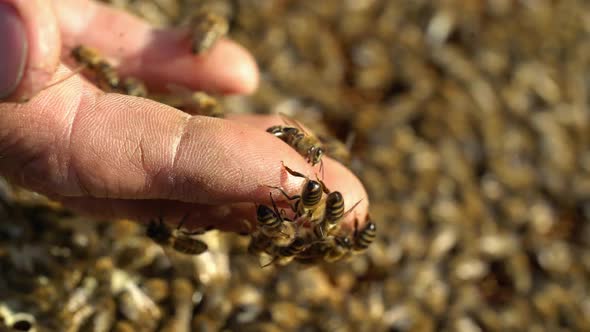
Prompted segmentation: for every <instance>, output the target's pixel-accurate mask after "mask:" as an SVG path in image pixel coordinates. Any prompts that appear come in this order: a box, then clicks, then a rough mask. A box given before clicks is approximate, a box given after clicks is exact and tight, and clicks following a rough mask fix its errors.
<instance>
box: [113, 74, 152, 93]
mask: <svg viewBox="0 0 590 332" xmlns="http://www.w3.org/2000/svg"><path fill="white" fill-rule="evenodd" d="M118 88H119V90H120V91H121V92H122V93H124V94H126V95H129V96H135V97H147V94H148V93H147V88H146V87H145V84H143V82H142V81H140V80H138V79H137V78H134V77H126V78H125V79H123V81H122V82H121V84H120V86H119V87H118Z"/></svg>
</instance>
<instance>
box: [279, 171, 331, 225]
mask: <svg viewBox="0 0 590 332" xmlns="http://www.w3.org/2000/svg"><path fill="white" fill-rule="evenodd" d="M283 167H284V168H285V170H286V171H287V172H288V173H289V174H291V175H293V176H296V177H301V178H304V179H306V181H305V183H304V184H303V189H302V190H301V194H299V195H293V196H289V195H288V194H287V193H286V192H285V191H284V190H283V189H282V188H280V187H274V186H269V187H270V188H273V189H277V190H279V191H280V192H281V193H282V194H283V196H285V197H286V198H287V200H289V201H295V203H294V204H293V205H292V206H291V209H292V210H293V211H294V212H295V215H296V217H297V218H298V219H299V220H302V219H306V218H307V219H308V220H309V221H310V222H316V221H318V220H320V219H321V218H322V216H321V213H322V212H323V209H320V208H319V207H321V206H322V203H323V201H324V200H323V199H322V198H323V194H324V193H328V190H327V189H326V186H325V185H324V183H323V182H322V181H321V180H319V179H318V181H315V180H312V179H310V178H308V177H307V176H305V175H303V174H301V173H299V172H296V171H294V170H292V169H290V168H289V167H287V166H286V165H285V164H283Z"/></svg>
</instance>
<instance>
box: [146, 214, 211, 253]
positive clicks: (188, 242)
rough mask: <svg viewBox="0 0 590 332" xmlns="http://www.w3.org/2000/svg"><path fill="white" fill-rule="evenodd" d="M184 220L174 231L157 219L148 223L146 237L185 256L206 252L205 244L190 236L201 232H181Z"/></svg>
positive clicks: (183, 219) (160, 219)
mask: <svg viewBox="0 0 590 332" xmlns="http://www.w3.org/2000/svg"><path fill="white" fill-rule="evenodd" d="M185 220H186V217H185V218H182V220H181V221H180V222H179V223H178V226H177V227H176V229H174V230H173V229H170V228H169V227H168V226H167V225H166V224H165V223H164V221H163V220H162V218H159V219H158V221H157V222H156V221H154V220H152V221H150V223H149V225H148V227H147V232H146V233H147V236H148V237H149V238H151V239H152V240H153V241H154V242H156V243H157V244H159V245H161V246H162V247H171V248H172V249H174V250H176V251H178V252H180V253H183V254H187V255H199V254H202V253H204V252H205V251H207V248H208V247H207V244H206V243H205V242H203V241H201V240H198V239H194V238H191V236H192V235H197V234H202V233H203V232H202V231H201V230H198V231H195V232H188V231H185V230H181V227H182V224H183V223H184V221H185Z"/></svg>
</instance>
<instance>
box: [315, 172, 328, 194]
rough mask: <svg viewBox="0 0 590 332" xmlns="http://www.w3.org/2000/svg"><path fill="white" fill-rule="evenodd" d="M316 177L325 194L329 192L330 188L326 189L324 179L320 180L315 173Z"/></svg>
mask: <svg viewBox="0 0 590 332" xmlns="http://www.w3.org/2000/svg"><path fill="white" fill-rule="evenodd" d="M316 179H317V180H318V182H319V183H320V184H321V185H322V191H323V192H324V193H325V194H329V193H330V189H328V187H327V186H326V184H325V183H324V181H322V180H320V179H319V178H318V176H317V174H316Z"/></svg>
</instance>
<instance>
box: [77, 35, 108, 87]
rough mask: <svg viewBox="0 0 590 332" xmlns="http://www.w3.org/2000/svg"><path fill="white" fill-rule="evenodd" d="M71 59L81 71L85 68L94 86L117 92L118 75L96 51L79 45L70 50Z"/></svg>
mask: <svg viewBox="0 0 590 332" xmlns="http://www.w3.org/2000/svg"><path fill="white" fill-rule="evenodd" d="M71 55H72V57H73V58H74V60H76V62H78V64H80V65H81V66H82V68H81V69H83V68H87V69H88V70H90V71H91V72H92V73H93V75H94V77H95V78H96V85H97V86H98V87H99V88H101V89H102V90H105V91H109V92H111V91H117V90H118V88H119V75H118V74H117V71H116V70H115V68H114V67H113V66H111V65H110V64H109V63H108V62H107V61H106V60H105V59H104V58H103V57H102V56H101V55H100V54H99V53H98V51H97V50H95V49H93V48H90V47H87V46H84V45H80V46H77V47H75V48H74V49H72V52H71Z"/></svg>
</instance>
